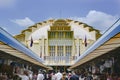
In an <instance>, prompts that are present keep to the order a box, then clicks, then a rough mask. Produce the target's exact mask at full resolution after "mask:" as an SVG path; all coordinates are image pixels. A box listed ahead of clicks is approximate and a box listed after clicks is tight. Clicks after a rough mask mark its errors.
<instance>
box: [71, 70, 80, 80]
mask: <svg viewBox="0 0 120 80" xmlns="http://www.w3.org/2000/svg"><path fill="white" fill-rule="evenodd" d="M70 80H79V76H78V75H77V71H75V72H74V71H73V72H72V76H71V77H70Z"/></svg>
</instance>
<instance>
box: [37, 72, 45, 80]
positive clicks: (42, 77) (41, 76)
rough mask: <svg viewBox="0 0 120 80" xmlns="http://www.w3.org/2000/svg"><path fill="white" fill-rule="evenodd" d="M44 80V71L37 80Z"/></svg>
mask: <svg viewBox="0 0 120 80" xmlns="http://www.w3.org/2000/svg"><path fill="white" fill-rule="evenodd" d="M43 79H44V75H43V74H42V71H39V72H38V76H37V80H43Z"/></svg>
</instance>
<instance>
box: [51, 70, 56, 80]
mask: <svg viewBox="0 0 120 80" xmlns="http://www.w3.org/2000/svg"><path fill="white" fill-rule="evenodd" d="M51 80H56V76H55V72H53V73H52V77H51Z"/></svg>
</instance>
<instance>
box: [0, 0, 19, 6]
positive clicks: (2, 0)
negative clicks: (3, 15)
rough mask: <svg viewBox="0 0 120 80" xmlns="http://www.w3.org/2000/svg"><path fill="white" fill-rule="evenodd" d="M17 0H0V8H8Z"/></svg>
mask: <svg viewBox="0 0 120 80" xmlns="http://www.w3.org/2000/svg"><path fill="white" fill-rule="evenodd" d="M16 1H17V0H0V8H8V7H11V6H14V5H15V3H16Z"/></svg>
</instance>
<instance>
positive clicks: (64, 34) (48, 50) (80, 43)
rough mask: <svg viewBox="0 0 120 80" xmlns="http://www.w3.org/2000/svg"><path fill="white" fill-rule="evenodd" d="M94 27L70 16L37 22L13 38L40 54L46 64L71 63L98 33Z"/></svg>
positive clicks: (95, 38) (68, 64)
mask: <svg viewBox="0 0 120 80" xmlns="http://www.w3.org/2000/svg"><path fill="white" fill-rule="evenodd" d="M100 36H101V34H100V32H99V31H98V30H96V29H94V28H93V27H91V26H89V25H87V24H85V23H82V22H79V21H74V20H70V19H52V20H47V21H43V22H41V23H36V24H35V25H33V26H30V27H29V28H28V29H25V30H23V31H22V32H21V34H19V35H16V36H15V38H16V39H17V40H19V41H20V42H22V43H23V44H25V45H26V47H28V48H30V49H31V50H32V51H33V52H35V53H36V54H37V55H38V56H39V57H41V58H42V59H43V60H44V61H45V62H44V64H45V65H47V66H52V67H54V66H71V65H72V64H74V62H75V60H76V59H77V58H78V57H79V56H80V55H81V54H82V53H83V52H84V51H85V50H86V49H87V48H88V47H89V46H90V45H92V44H93V43H94V42H95V41H96V40H97V39H98V38H99V37H100Z"/></svg>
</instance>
